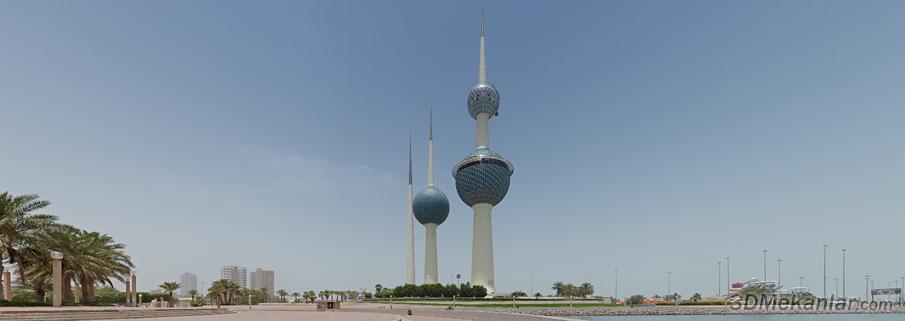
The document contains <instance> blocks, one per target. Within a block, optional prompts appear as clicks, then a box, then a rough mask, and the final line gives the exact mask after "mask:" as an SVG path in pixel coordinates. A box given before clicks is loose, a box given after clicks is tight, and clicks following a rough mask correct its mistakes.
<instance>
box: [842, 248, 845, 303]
mask: <svg viewBox="0 0 905 321" xmlns="http://www.w3.org/2000/svg"><path fill="white" fill-rule="evenodd" d="M845 251H846V249H842V298H846V296H845Z"/></svg>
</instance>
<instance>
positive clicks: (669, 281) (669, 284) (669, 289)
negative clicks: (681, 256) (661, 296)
mask: <svg viewBox="0 0 905 321" xmlns="http://www.w3.org/2000/svg"><path fill="white" fill-rule="evenodd" d="M670 296H672V272H666V297H667V298H669V297H670Z"/></svg>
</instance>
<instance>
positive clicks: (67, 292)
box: [63, 273, 73, 301]
mask: <svg viewBox="0 0 905 321" xmlns="http://www.w3.org/2000/svg"><path fill="white" fill-rule="evenodd" d="M70 283H72V277H70V276H69V275H66V274H65V273H64V274H63V301H66V300H72V299H73V297H72V284H70Z"/></svg>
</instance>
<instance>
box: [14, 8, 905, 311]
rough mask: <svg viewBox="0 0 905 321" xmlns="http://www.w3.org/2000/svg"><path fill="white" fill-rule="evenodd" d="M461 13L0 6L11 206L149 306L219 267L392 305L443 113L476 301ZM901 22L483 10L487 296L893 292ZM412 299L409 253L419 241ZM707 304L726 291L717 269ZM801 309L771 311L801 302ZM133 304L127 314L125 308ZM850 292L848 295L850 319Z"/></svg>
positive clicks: (752, 14)
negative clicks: (158, 290) (169, 287)
mask: <svg viewBox="0 0 905 321" xmlns="http://www.w3.org/2000/svg"><path fill="white" fill-rule="evenodd" d="M479 8H480V2H479V1H477V0H475V1H414V0H413V1H390V2H377V1H80V2H71V1H3V2H0V115H2V117H0V120H2V121H0V137H2V138H3V148H2V152H0V190H4V191H6V190H8V191H9V192H11V193H14V194H31V193H34V194H39V195H40V196H41V198H43V199H46V200H49V201H51V202H52V205H51V206H50V207H49V208H48V209H47V212H49V213H52V214H55V215H57V216H59V218H60V221H61V222H64V223H68V224H73V225H76V226H78V227H81V228H84V229H87V230H92V231H100V232H104V233H108V234H110V235H111V236H113V237H114V238H116V239H117V240H118V241H120V242H122V243H124V244H126V246H127V248H126V249H127V251H128V253H129V254H130V255H131V256H132V258H133V261H134V263H135V264H136V269H137V271H138V276H139V281H138V284H139V287H140V288H141V289H144V290H151V289H153V288H154V287H155V286H156V285H157V284H160V283H162V282H164V281H176V280H178V278H179V275H181V274H182V273H184V272H191V273H194V274H197V275H198V278H199V281H200V282H205V283H206V284H208V285H209V284H210V282H211V281H213V280H216V279H217V278H219V274H218V269H219V267H220V266H221V265H229V264H238V265H241V266H246V267H247V268H248V269H249V271H251V270H253V269H255V268H257V267H263V268H265V269H272V270H274V271H276V287H277V288H285V289H288V290H292V291H301V290H323V289H354V290H358V289H362V288H364V289H373V287H374V285H375V284H377V283H380V284H383V285H387V286H392V285H397V284H400V283H402V282H403V279H404V271H405V244H406V231H405V227H406V222H407V219H406V215H407V211H406V193H407V165H408V164H407V150H408V138H409V134H410V133H411V135H412V137H413V140H414V147H413V148H414V153H415V154H414V161H415V164H414V168H415V172H414V175H415V190H416V191H417V190H418V189H420V188H422V187H423V186H424V185H425V183H426V171H427V166H426V162H427V127H428V124H427V120H428V112H429V110H430V109H431V108H432V109H433V120H434V144H435V145H434V146H435V151H434V152H435V156H434V158H435V162H436V168H437V170H436V175H437V177H436V180H437V186H438V187H439V188H441V189H442V190H443V191H444V192H446V194H447V195H448V196H449V198H450V203H451V212H450V215H449V218H448V219H447V221H446V222H445V223H444V224H442V225H441V226H440V227H439V231H438V235H439V236H438V242H439V246H438V250H439V270H440V279H441V280H442V281H443V282H449V280H450V276H451V275H454V274H457V273H458V274H462V275H463V279H462V280H463V281H466V280H468V278H469V271H470V261H471V255H470V253H471V224H472V212H471V209H470V208H468V207H467V206H466V205H465V204H464V203H462V202H461V200H459V199H458V196H457V195H456V192H455V184H454V181H453V179H452V175H451V170H452V166H453V165H454V164H455V163H456V162H457V161H459V160H460V159H461V158H463V157H464V156H465V155H466V154H468V153H469V152H470V151H472V150H473V148H474V139H475V137H474V136H475V127H474V126H475V124H474V120H473V119H472V118H471V117H470V116H469V115H468V112H467V108H466V103H465V100H466V99H465V98H466V95H467V93H468V90H469V89H470V88H471V87H472V86H473V85H474V84H476V82H477V69H478V68H477V63H478V35H479V16H480V9H479ZM903 10H905V3H903V2H901V1H807V0H803V1H704V0H686V1H669V2H664V1H515V0H499V1H497V0H490V1H487V4H486V16H487V21H486V28H487V31H486V33H487V55H488V57H487V63H488V67H487V74H488V79H489V80H490V81H491V82H492V83H494V84H495V85H496V87H497V88H498V89H499V91H500V94H501V105H500V110H499V111H500V114H499V117H494V118H493V119H491V123H490V140H491V147H492V148H493V149H494V151H496V152H498V153H500V154H502V155H504V156H505V157H506V158H507V159H509V160H510V161H512V163H513V164H514V166H515V173H514V174H513V176H512V184H511V188H510V190H509V193H508V195H507V196H506V199H505V200H504V201H503V202H502V203H500V204H499V205H498V206H497V207H496V208H495V209H494V215H493V217H494V221H493V224H494V226H493V228H494V230H493V233H494V234H493V239H494V244H493V245H494V257H495V267H496V284H497V289H498V291H500V292H509V291H514V290H522V291H526V292H529V291H530V292H543V293H550V292H551V290H550V285H551V284H552V283H553V282H555V281H563V282H573V283H580V282H585V281H587V282H591V283H593V284H594V285H595V286H596V289H597V294H600V295H612V294H613V292H614V289H613V287H614V273H613V270H614V268H618V269H619V294H620V296H622V295H628V294H634V293H642V294H646V295H653V294H663V293H665V292H666V290H667V289H666V288H667V275H668V273H670V272H671V275H672V277H671V279H672V280H671V289H672V290H673V291H674V292H675V291H678V292H680V293H683V294H685V295H690V294H692V293H695V292H699V293H701V294H703V295H705V296H706V295H714V294H716V292H717V290H718V289H719V287H720V285H719V284H718V283H717V282H718V280H720V277H718V274H717V272H718V265H717V262H720V261H724V260H725V259H724V258H725V257H726V256H730V257H731V259H730V263H729V264H730V271H729V272H730V276H731V278H732V279H733V281H740V280H745V279H747V278H749V277H762V276H763V264H764V263H763V253H762V250H764V249H767V250H768V251H769V252H768V254H767V260H768V270H767V273H768V278H769V279H776V278H777V277H778V276H779V275H778V266H777V263H776V260H777V259H779V258H782V260H783V264H782V282H783V283H784V284H787V285H796V286H797V285H798V284H797V283H798V277H799V276H803V277H804V279H803V281H802V282H803V284H804V286H808V287H811V288H812V289H813V290H814V292H817V293H820V294H822V290H823V285H822V280H821V277H822V271H823V266H822V263H823V252H822V251H823V250H822V247H821V245H822V244H828V245H829V247H828V251H827V253H828V255H827V262H828V268H827V269H828V283H829V286H828V287H829V290H828V292H829V293H832V292H833V291H834V290H835V289H834V280H833V279H834V278H837V277H841V249H842V248H847V249H848V255H847V259H848V264H847V267H846V269H847V270H846V273H847V278H846V280H847V288H848V291H849V293H859V294H860V293H863V289H864V275H865V274H871V275H873V277H874V279H876V280H877V281H876V282H877V283H876V286H877V287H885V286H886V284H887V282H889V281H893V280H898V279H899V278H900V277H903V276H905V256H902V255H900V253H898V251H899V249H900V246H898V245H897V241H900V239H901V235H902V234H903V231H905V223H903V221H902V218H903V213H905V197H903V196H902V193H903V191H905V171H903V166H902V164H905V130H903V126H902V120H903V119H905V105H903V102H905V89H903V84H905V58H903V57H905V55H903V54H902V53H903V52H905V33H903V32H902V30H905V20H903V19H901V16H902V15H901V14H902V12H905V11H903ZM415 235H416V238H415V243H416V262H417V265H416V266H417V268H416V271H417V272H416V273H417V275H418V280H419V282H420V280H421V279H422V276H423V272H424V269H423V266H424V265H423V257H424V255H423V253H424V228H423V227H422V226H420V225H417V224H416V227H415ZM723 269H724V270H723V271H722V272H721V275H722V281H721V284H722V287H723V288H725V286H726V283H725V277H726V274H725V273H726V271H725V264H724V265H723ZM787 282H789V283H792V284H789V283H787ZM117 286H119V287H121V285H119V284H117ZM840 291H841V290H840Z"/></svg>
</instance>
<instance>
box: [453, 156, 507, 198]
mask: <svg viewBox="0 0 905 321" xmlns="http://www.w3.org/2000/svg"><path fill="white" fill-rule="evenodd" d="M509 175H510V174H509V170H508V169H507V168H506V167H505V166H502V165H500V164H497V163H490V162H482V163H478V164H475V165H471V166H468V167H465V168H463V169H461V170H459V172H458V173H456V176H455V178H456V192H458V193H459V198H461V199H462V201H463V202H465V204H467V205H468V206H474V205H475V204H481V203H487V204H491V205H494V206H495V205H497V204H499V203H500V202H501V201H503V198H504V197H506V193H507V192H508V191H509Z"/></svg>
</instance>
